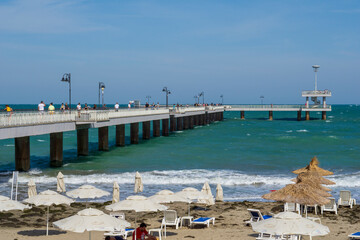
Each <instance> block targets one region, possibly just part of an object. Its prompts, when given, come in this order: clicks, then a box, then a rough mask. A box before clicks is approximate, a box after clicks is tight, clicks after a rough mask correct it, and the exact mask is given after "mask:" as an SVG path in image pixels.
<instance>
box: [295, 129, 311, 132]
mask: <svg viewBox="0 0 360 240" xmlns="http://www.w3.org/2000/svg"><path fill="white" fill-rule="evenodd" d="M296 132H309V131H308V130H306V129H300V130H296Z"/></svg>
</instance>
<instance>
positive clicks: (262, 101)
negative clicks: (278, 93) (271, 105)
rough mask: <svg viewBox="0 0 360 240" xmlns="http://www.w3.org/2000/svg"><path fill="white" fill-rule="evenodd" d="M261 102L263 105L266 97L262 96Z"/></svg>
mask: <svg viewBox="0 0 360 240" xmlns="http://www.w3.org/2000/svg"><path fill="white" fill-rule="evenodd" d="M260 101H261V105H263V103H264V96H262V95H261V96H260Z"/></svg>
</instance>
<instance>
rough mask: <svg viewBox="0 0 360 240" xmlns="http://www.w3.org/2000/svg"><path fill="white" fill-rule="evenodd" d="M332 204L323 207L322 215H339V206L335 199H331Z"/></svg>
mask: <svg viewBox="0 0 360 240" xmlns="http://www.w3.org/2000/svg"><path fill="white" fill-rule="evenodd" d="M329 199H330V202H329V203H328V204H326V205H322V206H321V214H324V212H325V211H326V212H334V213H335V214H336V215H337V206H336V203H335V198H329Z"/></svg>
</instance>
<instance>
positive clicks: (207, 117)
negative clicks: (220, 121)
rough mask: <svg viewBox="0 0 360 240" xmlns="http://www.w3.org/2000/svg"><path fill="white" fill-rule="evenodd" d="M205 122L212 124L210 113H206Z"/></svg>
mask: <svg viewBox="0 0 360 240" xmlns="http://www.w3.org/2000/svg"><path fill="white" fill-rule="evenodd" d="M204 115H205V119H204V120H205V122H204V124H209V123H210V117H209V112H205V114H204Z"/></svg>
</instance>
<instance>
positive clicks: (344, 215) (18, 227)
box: [0, 201, 360, 240]
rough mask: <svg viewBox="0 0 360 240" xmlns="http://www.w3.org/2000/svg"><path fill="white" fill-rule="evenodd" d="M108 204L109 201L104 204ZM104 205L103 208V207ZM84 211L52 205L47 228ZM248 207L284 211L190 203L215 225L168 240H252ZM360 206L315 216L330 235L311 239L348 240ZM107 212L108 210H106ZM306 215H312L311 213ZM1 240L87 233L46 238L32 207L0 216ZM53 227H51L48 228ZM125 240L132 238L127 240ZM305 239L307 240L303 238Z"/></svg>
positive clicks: (153, 216) (146, 216)
mask: <svg viewBox="0 0 360 240" xmlns="http://www.w3.org/2000/svg"><path fill="white" fill-rule="evenodd" d="M106 204H110V202H108V203H106ZM106 204H105V205H106ZM105 205H104V204H102V203H89V204H88V206H89V207H93V208H97V209H100V210H102V211H105V208H104V206H105ZM167 205H168V206H169V209H174V210H176V211H177V212H178V215H179V216H186V215H187V211H188V205H187V204H181V203H174V204H167ZM84 208H85V204H84V203H74V204H72V205H71V206H70V207H69V206H52V207H50V225H51V222H54V221H57V220H60V219H62V218H65V217H69V216H72V215H74V214H76V213H77V212H78V211H80V210H82V209H84ZM248 208H255V209H260V210H261V212H262V213H263V214H268V213H278V212H281V211H282V210H283V205H282V204H281V203H274V202H271V203H270V202H246V201H245V202H224V203H216V204H215V205H214V206H211V207H208V208H206V209H205V208H204V207H203V206H200V205H196V204H192V205H191V215H192V216H194V217H201V216H204V217H205V216H206V217H215V218H216V220H215V225H214V226H212V225H210V228H195V229H190V228H188V227H183V228H179V229H178V230H176V229H175V228H171V227H168V228H167V238H166V239H169V240H175V239H214V240H215V239H245V240H246V239H249V240H250V239H252V240H255V238H256V236H257V235H258V234H257V233H255V232H254V231H253V230H252V228H251V227H250V226H246V225H245V224H244V221H247V220H249V214H248V212H247V209H248ZM359 210H360V207H359V206H355V207H354V208H353V209H350V208H348V207H342V208H340V209H339V214H338V215H335V214H334V213H324V216H321V215H320V214H318V216H317V217H320V218H321V221H322V224H324V225H326V226H328V227H329V228H330V231H331V233H330V234H329V235H327V236H324V237H314V239H329V240H335V239H348V238H347V236H348V235H349V234H350V233H353V232H357V231H360V211H359ZM105 212H107V211H105ZM309 216H314V215H313V214H310V215H309ZM125 218H126V220H127V221H129V222H130V223H131V224H132V225H133V224H134V220H135V213H134V212H127V211H125ZM0 219H1V220H0V240H9V239H11V240H13V239H19V240H20V239H24V240H26V239H39V240H40V239H53V240H60V239H77V240H82V239H84V240H85V239H89V233H88V232H85V233H72V232H65V231H62V230H59V229H56V228H53V227H50V228H49V229H50V231H49V236H48V237H47V236H45V229H46V209H45V208H41V207H33V208H32V209H30V210H25V211H24V212H21V211H10V212H3V213H0ZM161 219H162V213H161V212H158V213H138V214H137V222H138V223H139V222H142V221H144V222H145V223H146V224H147V225H148V227H147V229H151V228H159V227H160V223H161ZM51 226H52V225H51ZM91 236H92V238H91V239H103V238H104V235H103V232H92V235H91ZM128 239H131V238H130V237H129V238H128ZM304 239H309V238H308V237H304Z"/></svg>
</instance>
